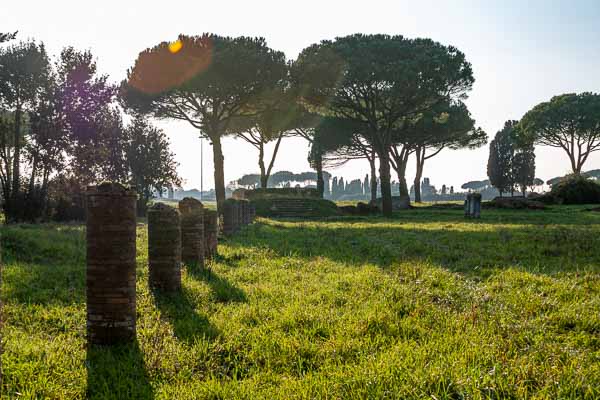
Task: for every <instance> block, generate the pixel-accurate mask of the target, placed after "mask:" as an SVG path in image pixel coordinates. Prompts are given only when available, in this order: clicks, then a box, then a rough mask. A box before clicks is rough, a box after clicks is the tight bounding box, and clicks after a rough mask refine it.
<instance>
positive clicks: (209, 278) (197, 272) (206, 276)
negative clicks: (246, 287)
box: [187, 256, 248, 303]
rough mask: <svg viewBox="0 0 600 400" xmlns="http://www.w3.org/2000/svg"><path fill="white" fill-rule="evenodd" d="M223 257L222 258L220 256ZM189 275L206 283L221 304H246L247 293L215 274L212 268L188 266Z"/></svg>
mask: <svg viewBox="0 0 600 400" xmlns="http://www.w3.org/2000/svg"><path fill="white" fill-rule="evenodd" d="M219 257H222V256H219ZM187 271H188V273H189V274H190V275H191V276H192V277H194V278H195V279H199V280H201V281H204V282H206V283H207V284H208V285H209V286H210V289H211V292H212V296H213V298H214V300H215V301H217V302H219V303H246V302H248V298H247V296H246V293H245V292H244V291H243V290H242V289H240V288H239V287H237V286H235V285H234V284H232V283H231V282H230V281H229V280H227V279H226V278H224V277H222V276H220V275H219V274H217V273H216V272H214V271H213V270H212V269H211V268H202V267H199V266H197V265H188V266H187Z"/></svg>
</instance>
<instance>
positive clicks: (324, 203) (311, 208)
mask: <svg viewBox="0 0 600 400" xmlns="http://www.w3.org/2000/svg"><path fill="white" fill-rule="evenodd" d="M286 201H295V202H298V203H301V206H298V207H294V209H293V210H288V207H286V206H285V203H286ZM251 203H252V204H253V205H254V207H255V208H256V215H258V216H261V217H285V216H289V217H307V218H316V217H331V216H336V215H340V214H341V212H340V210H339V208H338V206H337V205H336V204H335V203H334V202H333V201H330V200H325V199H320V198H317V199H315V198H303V199H298V198H296V197H290V198H281V197H278V198H264V199H255V200H251ZM288 211H289V212H288Z"/></svg>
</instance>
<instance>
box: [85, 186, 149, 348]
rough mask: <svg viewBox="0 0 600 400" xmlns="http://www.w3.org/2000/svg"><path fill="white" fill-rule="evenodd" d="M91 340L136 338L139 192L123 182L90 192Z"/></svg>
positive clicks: (104, 342) (88, 285)
mask: <svg viewBox="0 0 600 400" xmlns="http://www.w3.org/2000/svg"><path fill="white" fill-rule="evenodd" d="M86 199H87V202H86V203H87V231H86V232H87V233H86V236H87V272H86V288H87V290H86V296H87V338H88V343H90V344H100V345H111V344H115V343H119V342H131V341H134V340H135V334H136V330H135V323H136V320H135V319H136V311H135V268H136V262H135V255H136V254H135V253H136V247H135V240H136V209H135V205H136V200H137V194H136V192H135V190H133V189H130V188H126V187H124V186H122V185H120V184H118V183H103V184H101V185H99V186H90V187H88V188H87V193H86Z"/></svg>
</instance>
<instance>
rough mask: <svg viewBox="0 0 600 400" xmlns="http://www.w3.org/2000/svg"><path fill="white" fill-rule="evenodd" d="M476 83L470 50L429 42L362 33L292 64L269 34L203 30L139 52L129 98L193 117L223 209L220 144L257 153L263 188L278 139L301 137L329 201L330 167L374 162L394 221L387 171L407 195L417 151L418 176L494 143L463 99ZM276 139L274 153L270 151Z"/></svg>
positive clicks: (150, 111) (153, 111)
mask: <svg viewBox="0 0 600 400" xmlns="http://www.w3.org/2000/svg"><path fill="white" fill-rule="evenodd" d="M473 82H474V78H473V72H472V69H471V65H470V64H469V63H468V62H467V61H466V59H465V56H464V54H463V53H462V52H460V51H459V50H458V49H456V48H454V47H452V46H445V45H442V44H440V43H437V42H434V41H432V40H429V39H408V38H405V37H403V36H399V35H397V36H389V35H362V34H356V35H350V36H346V37H340V38H336V39H335V40H333V41H329V40H324V41H322V42H320V43H317V44H314V45H312V46H309V47H307V48H306V49H304V50H303V51H302V52H301V53H300V55H299V56H298V58H297V59H295V60H287V59H286V57H285V55H284V54H283V53H282V52H280V51H276V50H274V49H271V48H269V47H268V46H267V44H266V42H265V40H264V39H263V38H249V37H237V38H231V37H222V36H218V35H214V34H203V35H201V36H185V35H181V36H180V37H179V38H178V41H177V42H176V45H174V44H173V43H169V42H163V43H160V44H158V45H157V46H155V47H153V48H149V49H147V50H145V51H143V52H142V53H140V55H139V56H138V58H137V60H136V61H135V64H134V65H133V67H132V68H130V70H129V71H128V77H127V79H126V80H125V81H124V82H122V84H121V96H122V97H123V99H124V104H125V105H126V107H127V108H128V109H131V110H133V111H134V112H136V113H142V114H145V115H151V116H153V117H156V118H165V119H178V120H183V121H186V122H188V123H189V124H191V125H192V126H194V127H195V128H197V130H198V134H199V135H200V136H201V137H204V138H207V139H208V140H209V141H210V142H211V144H212V148H213V159H214V174H215V176H214V178H215V191H216V198H217V204H218V206H220V204H222V202H223V201H224V199H225V183H224V156H223V149H222V143H221V140H222V138H223V137H225V136H228V135H231V136H234V137H238V138H240V139H242V140H245V141H247V142H248V143H250V144H251V145H253V146H255V147H256V148H257V149H258V152H259V158H258V165H259V169H260V182H261V186H262V187H266V185H267V184H268V180H269V176H270V174H271V171H272V168H273V165H274V160H275V157H276V155H277V151H278V149H279V145H280V143H281V141H282V140H283V139H284V138H285V137H286V136H290V135H296V136H300V137H303V138H305V139H306V140H307V141H308V142H309V144H310V152H309V157H308V158H309V162H310V165H311V166H312V167H313V168H314V169H315V170H316V173H317V188H318V189H319V191H320V192H321V193H322V192H323V190H324V180H323V169H324V167H325V166H327V165H332V164H335V163H340V162H345V161H347V160H349V159H353V158H366V159H368V160H369V163H370V165H371V174H370V175H371V179H373V181H374V182H376V181H377V180H376V179H377V178H376V177H377V175H378V176H379V177H378V180H379V183H380V191H381V195H382V197H383V212H384V214H386V215H389V214H390V213H391V174H390V170H391V168H393V169H394V170H395V171H396V173H397V175H398V181H399V182H400V194H401V195H408V185H407V183H406V178H405V171H406V165H407V162H408V158H409V156H410V155H412V154H415V155H417V157H416V159H417V163H418V166H417V167H418V168H417V170H418V174H421V175H422V172H423V168H424V163H425V161H426V160H427V159H429V158H431V157H433V156H435V155H437V154H439V152H440V151H442V150H443V149H445V148H461V147H476V146H480V145H481V144H483V143H485V142H486V134H485V132H483V131H482V130H481V129H479V128H476V127H475V121H474V120H473V119H472V118H471V116H470V113H469V111H468V109H467V107H466V106H465V104H464V103H463V100H464V99H466V97H467V94H468V92H469V91H470V90H471V88H472V85H473ZM269 142H274V143H275V145H274V151H273V153H272V154H269V155H267V154H265V144H266V143H269ZM376 160H377V162H378V164H379V171H378V174H377V173H376V171H375V165H376V164H375V162H376ZM420 181H421V176H418V177H417V178H415V182H416V183H418V184H420ZM371 187H375V189H376V185H371Z"/></svg>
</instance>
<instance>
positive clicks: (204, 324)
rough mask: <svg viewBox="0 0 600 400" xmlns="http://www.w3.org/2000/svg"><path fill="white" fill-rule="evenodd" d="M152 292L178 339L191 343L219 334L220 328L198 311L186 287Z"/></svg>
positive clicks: (209, 338)
mask: <svg viewBox="0 0 600 400" xmlns="http://www.w3.org/2000/svg"><path fill="white" fill-rule="evenodd" d="M152 293H153V296H154V302H155V303H156V307H157V308H158V309H159V310H160V312H161V315H162V316H164V317H166V318H167V319H168V320H169V322H170V323H171V326H172V327H173V331H174V333H175V336H176V337H177V338H178V339H180V340H183V341H185V342H186V343H188V344H190V345H191V344H193V343H194V342H195V341H196V340H199V339H208V340H213V339H215V338H216V337H217V336H219V330H218V329H217V328H215V327H214V326H213V325H212V324H211V323H210V321H209V320H208V317H206V316H205V315H201V314H199V313H198V312H197V311H196V308H195V306H194V303H193V301H192V299H191V297H190V294H189V292H188V291H187V290H186V289H185V288H182V289H181V290H180V291H178V292H172V293H165V292H162V291H160V290H158V289H154V290H153V291H152Z"/></svg>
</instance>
